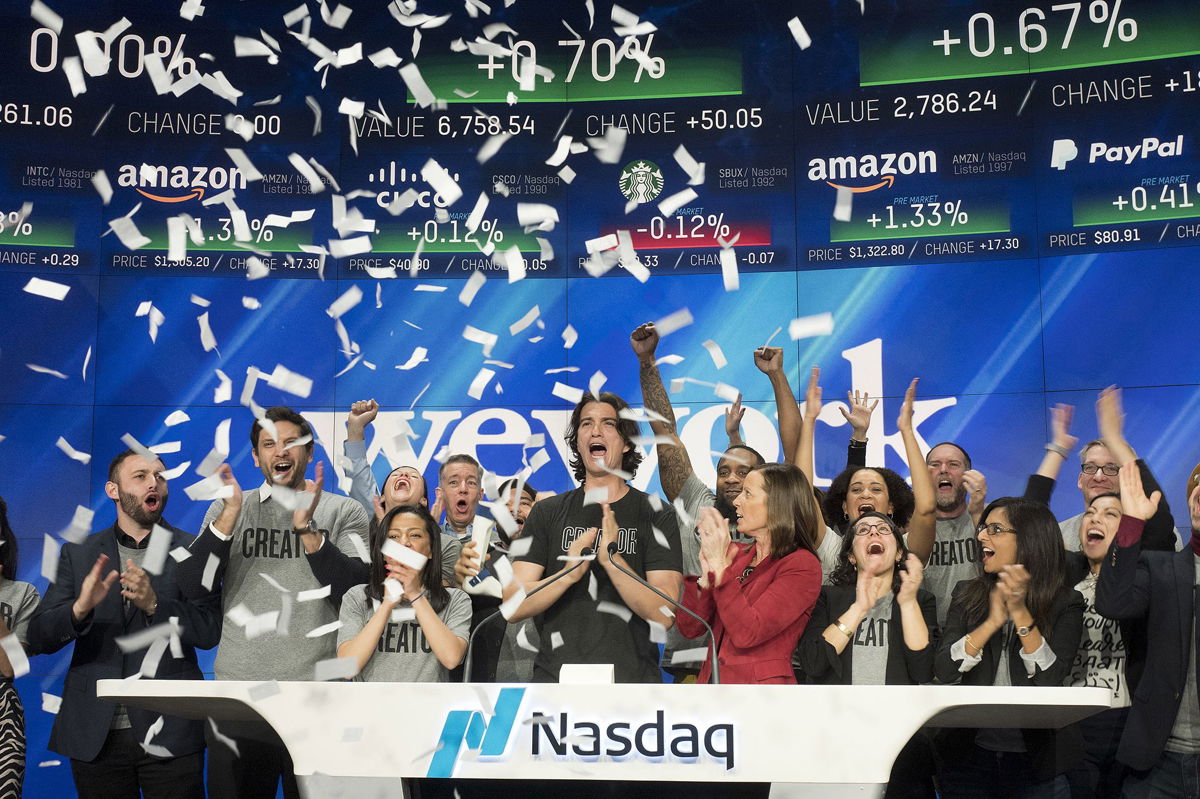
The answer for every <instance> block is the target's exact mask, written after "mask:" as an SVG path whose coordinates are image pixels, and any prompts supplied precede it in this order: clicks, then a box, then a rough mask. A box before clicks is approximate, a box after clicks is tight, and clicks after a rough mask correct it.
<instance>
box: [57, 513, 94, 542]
mask: <svg viewBox="0 0 1200 799" xmlns="http://www.w3.org/2000/svg"><path fill="white" fill-rule="evenodd" d="M95 515H96V514H95V511H93V510H92V509H91V508H87V507H84V506H83V505H76V506H75V513H74V515H73V516H72V517H71V523H70V524H68V525H67V526H66V528H64V529H63V531H62V532H61V533H59V536H61V537H62V538H64V539H65V540H67V541H70V542H71V543H72V544H79V543H82V542H83V539H85V538H87V537H88V534H89V533H90V532H91V531H92V519H93V518H95Z"/></svg>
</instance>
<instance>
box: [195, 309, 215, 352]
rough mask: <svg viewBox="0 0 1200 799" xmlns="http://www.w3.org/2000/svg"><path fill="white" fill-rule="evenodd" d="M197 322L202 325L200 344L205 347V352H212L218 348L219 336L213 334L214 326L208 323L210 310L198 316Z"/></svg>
mask: <svg viewBox="0 0 1200 799" xmlns="http://www.w3.org/2000/svg"><path fill="white" fill-rule="evenodd" d="M196 322H197V323H198V324H199V325H200V346H202V347H204V351H205V352H212V351H213V350H215V349H216V348H217V337H216V336H214V335H213V332H212V328H211V327H209V324H208V311H205V312H204V313H202V314H200V315H199V316H197V317H196Z"/></svg>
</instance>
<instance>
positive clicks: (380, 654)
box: [337, 505, 471, 682]
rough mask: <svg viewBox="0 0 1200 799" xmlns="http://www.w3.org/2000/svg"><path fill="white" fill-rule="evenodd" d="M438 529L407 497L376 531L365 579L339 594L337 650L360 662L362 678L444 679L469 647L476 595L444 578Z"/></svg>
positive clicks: (342, 655)
mask: <svg viewBox="0 0 1200 799" xmlns="http://www.w3.org/2000/svg"><path fill="white" fill-rule="evenodd" d="M441 562H442V559H441V530H439V529H438V525H437V522H436V521H434V519H433V517H432V516H430V515H429V511H427V510H425V509H424V508H421V507H418V506H415V505H402V506H400V507H396V508H393V509H392V510H390V511H388V512H387V514H385V515H384V517H383V519H382V520H381V521H380V523H379V524H378V525H377V526H376V528H375V531H374V532H373V535H372V539H371V564H370V570H369V571H368V575H367V582H366V584H365V585H358V586H355V587H354V588H351V589H350V590H349V591H347V592H346V594H345V596H344V597H343V598H342V609H341V614H340V621H341V623H342V626H341V628H339V630H338V649H337V653H338V657H343V658H347V657H352V658H354V659H355V661H356V662H357V663H358V679H360V680H368V681H389V682H446V680H447V678H448V677H449V674H450V669H452V668H454V667H455V666H457V665H458V664H459V663H460V662H461V661H462V659H463V655H464V654H465V653H466V651H467V637H468V634H469V631H470V624H471V600H470V597H468V596H467V594H466V593H464V592H462V591H460V590H458V589H457V588H446V587H445V586H443V585H442V567H441Z"/></svg>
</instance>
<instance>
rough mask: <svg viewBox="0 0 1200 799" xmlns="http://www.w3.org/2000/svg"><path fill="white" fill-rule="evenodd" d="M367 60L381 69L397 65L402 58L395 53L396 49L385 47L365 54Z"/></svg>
mask: <svg viewBox="0 0 1200 799" xmlns="http://www.w3.org/2000/svg"><path fill="white" fill-rule="evenodd" d="M367 60H369V61H370V62H371V64H373V65H374V66H375V67H376V68H378V69H383V68H384V67H398V66H400V62H401V61H402V60H403V59H401V58H400V56H398V55H396V51H395V50H393V49H392V48H390V47H385V48H383V49H382V50H378V51H376V52H374V53H371V54H370V55H368V56H367Z"/></svg>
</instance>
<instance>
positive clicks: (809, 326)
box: [788, 312, 833, 341]
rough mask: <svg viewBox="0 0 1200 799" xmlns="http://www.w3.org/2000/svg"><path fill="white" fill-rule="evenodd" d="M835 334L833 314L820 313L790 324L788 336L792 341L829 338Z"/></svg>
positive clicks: (795, 320) (794, 320)
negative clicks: (821, 337) (820, 337)
mask: <svg viewBox="0 0 1200 799" xmlns="http://www.w3.org/2000/svg"><path fill="white" fill-rule="evenodd" d="M831 333H833V314H831V313H828V312H826V313H820V314H814V315H812V316H802V317H800V318H798V319H793V320H792V321H791V322H790V323H788V335H789V336H791V338H792V341H796V340H797V339H802V338H812V337H814V336H828V335H829V334H831Z"/></svg>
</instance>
